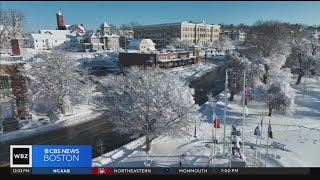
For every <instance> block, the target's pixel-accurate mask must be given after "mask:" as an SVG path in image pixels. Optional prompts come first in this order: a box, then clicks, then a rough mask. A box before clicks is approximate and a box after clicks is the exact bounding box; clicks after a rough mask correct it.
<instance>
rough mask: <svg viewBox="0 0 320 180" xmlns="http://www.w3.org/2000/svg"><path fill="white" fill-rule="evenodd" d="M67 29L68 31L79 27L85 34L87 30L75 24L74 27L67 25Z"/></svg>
mask: <svg viewBox="0 0 320 180" xmlns="http://www.w3.org/2000/svg"><path fill="white" fill-rule="evenodd" d="M65 27H66V28H67V29H68V30H70V31H71V30H74V29H75V27H78V28H79V29H80V30H81V31H82V32H85V29H84V28H83V27H82V26H81V25H78V24H73V25H65Z"/></svg>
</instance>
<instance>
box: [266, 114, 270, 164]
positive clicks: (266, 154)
mask: <svg viewBox="0 0 320 180" xmlns="http://www.w3.org/2000/svg"><path fill="white" fill-rule="evenodd" d="M270 119H271V117H270ZM270 119H269V126H270ZM268 128H269V127H268ZM268 149H269V129H268V139H267V150H266V159H265V162H264V167H267V159H268Z"/></svg>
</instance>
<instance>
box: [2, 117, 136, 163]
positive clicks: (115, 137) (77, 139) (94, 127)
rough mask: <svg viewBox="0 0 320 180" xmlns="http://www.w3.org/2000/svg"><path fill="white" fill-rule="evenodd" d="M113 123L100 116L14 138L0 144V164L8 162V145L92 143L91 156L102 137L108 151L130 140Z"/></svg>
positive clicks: (95, 151) (97, 149)
mask: <svg viewBox="0 0 320 180" xmlns="http://www.w3.org/2000/svg"><path fill="white" fill-rule="evenodd" d="M113 127H114V125H113V124H112V123H111V122H110V121H108V120H107V118H106V117H105V116H100V117H98V118H96V119H93V120H91V121H89V122H85V123H83V124H78V125H75V126H71V127H66V128H62V129H58V130H54V131H50V132H46V133H43V134H38V135H35V136H29V137H27V138H24V139H19V140H14V141H11V142H7V143H6V144H1V145H0V166H1V165H4V164H7V163H9V150H10V149H9V148H10V145H14V144H17V145H22V144H32V145H35V144H45V145H59V144H61V145H63V144H68V145H92V148H93V149H92V156H93V158H94V157H97V156H99V155H101V153H100V152H99V149H100V148H99V146H97V145H98V143H99V139H102V142H104V144H103V148H104V151H103V152H109V151H111V150H113V149H116V148H118V147H120V146H122V145H124V144H126V143H128V142H130V141H132V139H131V138H129V137H130V136H129V135H128V134H119V133H117V132H114V131H113Z"/></svg>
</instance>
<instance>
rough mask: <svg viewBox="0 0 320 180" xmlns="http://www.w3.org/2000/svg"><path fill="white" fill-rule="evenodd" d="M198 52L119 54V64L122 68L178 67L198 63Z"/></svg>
mask: <svg viewBox="0 0 320 180" xmlns="http://www.w3.org/2000/svg"><path fill="white" fill-rule="evenodd" d="M199 60H200V59H199V50H195V49H194V50H190V51H178V52H159V51H157V52H147V53H139V52H134V53H131V52H120V53H119V62H120V64H121V65H122V66H124V67H130V66H159V67H165V68H170V67H178V66H184V65H188V64H194V63H198V62H199Z"/></svg>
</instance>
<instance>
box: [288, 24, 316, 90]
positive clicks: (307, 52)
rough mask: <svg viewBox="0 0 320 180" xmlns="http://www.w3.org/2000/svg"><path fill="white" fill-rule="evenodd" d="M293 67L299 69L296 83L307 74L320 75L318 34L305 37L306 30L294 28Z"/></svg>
mask: <svg viewBox="0 0 320 180" xmlns="http://www.w3.org/2000/svg"><path fill="white" fill-rule="evenodd" d="M293 32H294V39H293V42H292V44H293V45H292V55H293V56H294V58H292V59H291V69H292V70H293V71H297V73H298V79H297V82H296V85H298V84H300V82H301V79H302V77H303V76H305V75H320V70H319V69H320V40H319V38H318V37H317V36H309V37H306V36H305V37H303V36H301V34H302V35H306V33H305V32H304V30H302V29H300V31H297V30H293Z"/></svg>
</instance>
